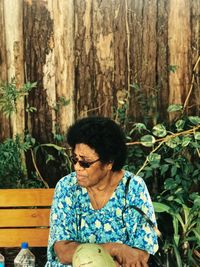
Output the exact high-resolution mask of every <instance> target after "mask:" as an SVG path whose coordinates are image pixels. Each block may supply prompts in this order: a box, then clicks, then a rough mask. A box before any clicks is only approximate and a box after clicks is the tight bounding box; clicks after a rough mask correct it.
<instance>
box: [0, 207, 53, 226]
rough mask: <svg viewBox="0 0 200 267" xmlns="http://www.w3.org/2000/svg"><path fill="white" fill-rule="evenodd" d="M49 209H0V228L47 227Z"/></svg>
mask: <svg viewBox="0 0 200 267" xmlns="http://www.w3.org/2000/svg"><path fill="white" fill-rule="evenodd" d="M49 214H50V209H1V210H0V218H1V220H0V227H17V226H49Z"/></svg>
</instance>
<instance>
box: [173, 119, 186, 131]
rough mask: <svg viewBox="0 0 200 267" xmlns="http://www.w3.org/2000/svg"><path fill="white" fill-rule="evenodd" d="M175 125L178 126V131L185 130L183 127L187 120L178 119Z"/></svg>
mask: <svg viewBox="0 0 200 267" xmlns="http://www.w3.org/2000/svg"><path fill="white" fill-rule="evenodd" d="M175 126H176V130H177V132H181V131H183V128H184V126H185V121H184V120H178V121H177V122H176V123H175Z"/></svg>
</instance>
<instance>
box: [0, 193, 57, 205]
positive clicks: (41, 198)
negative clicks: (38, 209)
mask: <svg viewBox="0 0 200 267" xmlns="http://www.w3.org/2000/svg"><path fill="white" fill-rule="evenodd" d="M53 192H54V189H53V188H52V189H0V207H19V206H21V207H23V206H24V207H25V206H49V205H50V203H51V202H52V199H53Z"/></svg>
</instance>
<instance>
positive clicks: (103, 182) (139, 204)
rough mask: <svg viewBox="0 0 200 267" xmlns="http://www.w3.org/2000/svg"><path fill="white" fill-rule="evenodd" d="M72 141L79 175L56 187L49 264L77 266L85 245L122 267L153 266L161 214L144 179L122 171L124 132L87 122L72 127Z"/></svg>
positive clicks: (104, 121)
mask: <svg viewBox="0 0 200 267" xmlns="http://www.w3.org/2000/svg"><path fill="white" fill-rule="evenodd" d="M67 141H68V144H69V145H70V146H71V148H72V157H71V160H72V163H73V166H74V172H72V173H70V174H69V175H67V176H65V177H63V178H62V179H61V180H60V181H59V182H58V183H57V186H56V188H55V195H54V200H53V204H52V209H51V220H50V236H49V245H48V263H47V264H49V265H50V266H57V267H58V266H71V264H72V258H73V255H74V252H75V250H76V248H77V247H78V246H79V245H80V244H82V243H96V244H99V245H100V246H102V247H103V248H104V249H105V250H106V251H107V252H108V253H109V254H110V255H111V256H112V257H113V259H114V261H115V265H116V266H124V267H146V266H148V263H147V262H148V258H149V254H154V253H155V252H156V251H157V249H158V243H157V235H156V232H155V230H154V227H155V226H156V221H155V214H154V210H153V206H152V202H151V199H150V196H149V193H148V190H147V187H146V185H145V183H144V181H143V180H142V179H141V178H140V177H138V176H135V175H133V174H132V173H130V172H128V171H125V170H123V169H122V168H123V165H124V163H125V160H126V144H125V136H124V134H123V132H122V130H121V128H120V127H119V125H118V124H116V123H115V122H114V121H113V120H111V119H109V118H104V117H88V118H83V119H80V120H78V121H77V122H75V123H74V124H73V125H72V126H71V127H70V128H69V131H68V134H67ZM47 266H48V265H47Z"/></svg>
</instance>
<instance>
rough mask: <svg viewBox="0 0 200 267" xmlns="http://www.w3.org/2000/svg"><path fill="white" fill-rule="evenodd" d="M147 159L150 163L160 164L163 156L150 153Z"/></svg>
mask: <svg viewBox="0 0 200 267" xmlns="http://www.w3.org/2000/svg"><path fill="white" fill-rule="evenodd" d="M147 159H148V161H149V162H150V163H159V162H160V160H161V155H159V154H157V153H150V154H149V155H148V157H147Z"/></svg>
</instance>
